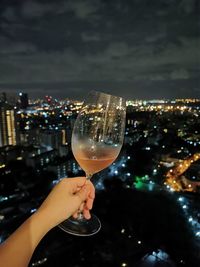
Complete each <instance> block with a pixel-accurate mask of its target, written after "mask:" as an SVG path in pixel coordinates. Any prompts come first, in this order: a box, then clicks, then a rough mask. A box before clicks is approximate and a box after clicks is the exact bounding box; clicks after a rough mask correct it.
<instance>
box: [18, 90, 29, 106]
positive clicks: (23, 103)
mask: <svg viewBox="0 0 200 267" xmlns="http://www.w3.org/2000/svg"><path fill="white" fill-rule="evenodd" d="M19 97H20V108H21V109H27V107H28V94H25V93H19Z"/></svg>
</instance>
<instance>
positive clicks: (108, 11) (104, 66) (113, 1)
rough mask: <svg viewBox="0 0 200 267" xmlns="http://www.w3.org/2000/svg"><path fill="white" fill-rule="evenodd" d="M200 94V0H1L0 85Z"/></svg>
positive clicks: (50, 90) (38, 90)
mask: <svg viewBox="0 0 200 267" xmlns="http://www.w3.org/2000/svg"><path fill="white" fill-rule="evenodd" d="M20 89H21V90H23V91H25V92H28V93H29V94H30V96H32V97H36V96H42V95H44V94H51V95H52V96H55V97H58V98H59V97H73V98H80V97H82V96H84V95H85V92H86V91H88V90H91V89H96V90H102V91H105V92H110V93H113V94H117V95H122V96H125V97H127V98H131V99H134V98H175V97H200V1H199V0H110V1H109V0H73V1H69V0H68V1H66V0H1V1H0V91H6V92H9V91H13V92H14V91H16V90H17V91H19V90H20Z"/></svg>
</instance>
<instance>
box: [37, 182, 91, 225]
mask: <svg viewBox="0 0 200 267" xmlns="http://www.w3.org/2000/svg"><path fill="white" fill-rule="evenodd" d="M94 197H95V189H94V186H93V184H92V183H91V182H90V181H89V180H86V178H85V177H77V178H64V179H63V180H61V181H60V182H59V183H58V184H57V185H56V186H55V187H54V188H53V190H52V191H51V192H50V194H49V195H48V197H47V198H46V199H45V200H44V202H43V203H42V205H41V206H40V208H39V209H38V212H39V213H43V215H44V214H45V217H46V219H47V220H48V224H49V228H53V227H55V226H56V225H58V224H60V223H61V222H63V221H64V220H66V219H68V218H69V217H70V216H72V215H73V216H74V217H77V212H78V211H79V210H82V211H83V215H84V217H85V218H86V219H90V217H91V215H90V209H92V206H93V201H94Z"/></svg>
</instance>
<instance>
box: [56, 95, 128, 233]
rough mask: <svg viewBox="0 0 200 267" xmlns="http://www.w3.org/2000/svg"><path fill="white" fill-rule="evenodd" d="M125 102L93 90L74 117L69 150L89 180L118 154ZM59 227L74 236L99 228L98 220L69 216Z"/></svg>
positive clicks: (124, 115)
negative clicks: (75, 117)
mask: <svg viewBox="0 0 200 267" xmlns="http://www.w3.org/2000/svg"><path fill="white" fill-rule="evenodd" d="M125 117H126V102H125V100H124V99H123V98H122V97H118V96H113V95H109V94H105V93H101V92H96V91H92V92H90V93H89V95H88V97H87V100H86V101H85V102H84V104H83V107H82V109H81V111H80V113H79V115H78V117H77V119H76V122H75V124H74V128H73V133H72V151H73V154H74V157H75V158H76V160H77V162H78V163H79V165H80V166H81V168H82V169H83V170H84V171H85V173H86V178H87V179H91V177H92V176H93V174H95V173H97V172H99V171H101V170H103V169H105V168H106V167H108V166H109V165H110V164H112V163H113V162H114V161H115V159H116V158H117V156H118V155H119V153H120V150H121V147H122V144H123V139H124V129H125ZM59 227H60V228H61V229H62V230H64V231H66V232H68V233H70V234H74V235H78V236H89V235H93V234H95V233H97V232H98V231H99V230H100V228H101V223H100V221H99V219H98V218H97V217H96V216H95V215H93V214H91V219H90V220H86V219H84V217H83V215H82V214H79V216H78V219H74V218H72V217H71V218H69V219H68V220H65V221H64V222H63V223H62V224H60V225H59Z"/></svg>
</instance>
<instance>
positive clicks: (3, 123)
mask: <svg viewBox="0 0 200 267" xmlns="http://www.w3.org/2000/svg"><path fill="white" fill-rule="evenodd" d="M17 134H18V133H17V121H16V115H15V110H14V108H13V107H12V106H9V105H8V104H5V103H4V104H0V147H1V146H6V145H13V146H14V145H16V144H17V139H18V138H17Z"/></svg>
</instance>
